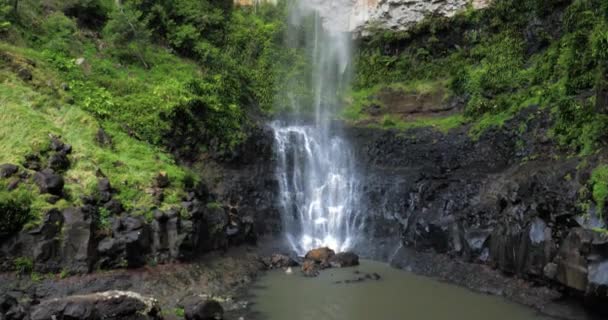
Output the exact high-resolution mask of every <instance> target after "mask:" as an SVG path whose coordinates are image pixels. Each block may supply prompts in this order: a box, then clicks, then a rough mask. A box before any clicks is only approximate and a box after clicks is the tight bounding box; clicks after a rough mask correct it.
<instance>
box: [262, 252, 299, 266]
mask: <svg viewBox="0 0 608 320" xmlns="http://www.w3.org/2000/svg"><path fill="white" fill-rule="evenodd" d="M262 263H264V265H265V266H266V268H267V269H268V270H273V269H285V268H289V267H296V266H298V263H297V262H296V261H295V260H293V259H292V258H290V257H289V256H286V255H284V254H279V253H275V254H273V255H272V256H270V257H268V258H264V259H262Z"/></svg>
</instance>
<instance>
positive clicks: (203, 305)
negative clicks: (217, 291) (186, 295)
mask: <svg viewBox="0 0 608 320" xmlns="http://www.w3.org/2000/svg"><path fill="white" fill-rule="evenodd" d="M184 309H185V310H184V311H185V316H186V320H221V319H224V309H223V308H222V305H221V304H220V303H219V302H217V301H215V300H203V299H198V300H195V301H193V302H190V303H188V304H187V305H186V306H185V308H184Z"/></svg>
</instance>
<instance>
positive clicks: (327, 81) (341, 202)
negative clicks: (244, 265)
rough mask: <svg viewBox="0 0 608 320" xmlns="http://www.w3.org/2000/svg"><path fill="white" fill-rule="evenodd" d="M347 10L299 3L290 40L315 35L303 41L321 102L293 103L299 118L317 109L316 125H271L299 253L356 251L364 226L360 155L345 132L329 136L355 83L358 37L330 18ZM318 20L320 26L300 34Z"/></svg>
mask: <svg viewBox="0 0 608 320" xmlns="http://www.w3.org/2000/svg"><path fill="white" fill-rule="evenodd" d="M342 2H344V1H342ZM346 2H348V0H347V1H346ZM340 4H341V3H340V0H313V1H310V0H308V1H307V0H300V1H297V4H296V5H294V6H292V9H291V15H290V24H291V28H290V30H291V34H289V35H288V39H291V40H292V41H294V38H295V39H298V37H299V36H302V34H301V33H300V34H296V32H298V31H300V30H309V32H310V33H311V34H304V41H305V42H306V46H307V49H308V52H310V54H311V57H310V58H311V59H310V61H311V63H312V66H311V70H312V71H311V73H312V74H310V75H309V76H310V77H311V80H312V83H313V85H312V90H313V92H312V93H313V97H314V99H313V100H314V102H313V105H312V106H301V105H297V103H296V102H294V104H295V105H294V106H292V107H293V109H294V111H296V112H297V113H299V112H300V111H304V110H309V111H311V110H312V111H314V122H313V123H307V124H302V121H292V122H279V121H277V122H274V123H273V124H272V128H273V129H274V133H275V144H276V152H277V156H278V160H279V161H278V167H277V175H278V178H279V181H280V192H281V194H280V200H281V207H282V210H283V212H282V218H283V224H284V229H285V233H286V237H287V241H288V242H289V244H290V245H291V247H292V249H293V250H294V251H296V252H297V253H298V254H300V255H303V254H305V253H306V252H307V251H308V250H310V249H313V248H317V247H321V246H327V247H330V248H332V249H334V250H336V251H345V250H348V249H352V247H353V246H354V245H355V244H356V242H357V235H358V234H359V232H358V231H359V230H360V228H361V227H362V222H361V219H360V216H359V214H358V205H357V201H358V185H359V184H358V181H357V172H356V169H355V166H354V163H353V152H352V150H351V147H350V145H349V144H348V142H347V141H346V140H345V139H343V138H341V137H340V136H339V135H338V134H337V133H339V130H335V128H334V130H330V129H331V128H330V122H331V119H332V118H333V117H334V116H335V114H336V112H338V111H339V110H340V99H339V95H340V93H341V91H342V90H343V89H344V88H345V86H346V85H348V79H349V75H348V73H349V72H348V70H349V67H350V65H351V49H352V48H351V45H352V38H351V35H350V34H349V33H347V32H343V30H346V27H344V26H348V21H341V20H339V19H338V20H332V19H328V18H327V17H329V16H331V12H332V10H333V12H334V13H335V12H336V10H337V11H344V10H348V7H344V6H341V5H340ZM311 16H312V17H313V21H314V27H313V28H300V27H301V24H302V23H304V21H307V19H306V18H307V17H308V18H310V17H311ZM335 16H336V17H344V16H348V15H345V14H337V15H335ZM308 21H310V20H308ZM298 41H299V40H296V43H297V42H298ZM294 100H295V99H294ZM332 131H333V132H332Z"/></svg>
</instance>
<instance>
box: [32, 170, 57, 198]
mask: <svg viewBox="0 0 608 320" xmlns="http://www.w3.org/2000/svg"><path fill="white" fill-rule="evenodd" d="M34 182H35V183H36V185H37V186H38V188H39V189H40V193H50V194H52V195H56V196H60V195H61V194H62V193H63V185H64V180H63V177H62V176H60V175H58V174H55V172H54V171H53V170H51V169H45V170H42V171H40V172H36V174H35V175H34Z"/></svg>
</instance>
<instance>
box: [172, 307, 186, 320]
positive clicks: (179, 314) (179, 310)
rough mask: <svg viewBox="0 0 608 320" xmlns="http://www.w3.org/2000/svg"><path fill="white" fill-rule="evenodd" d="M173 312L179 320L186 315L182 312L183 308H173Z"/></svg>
mask: <svg viewBox="0 0 608 320" xmlns="http://www.w3.org/2000/svg"><path fill="white" fill-rule="evenodd" d="M174 312H175V315H176V316H177V317H180V318H183V317H184V316H185V315H186V311H185V310H184V308H175V310H174Z"/></svg>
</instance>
